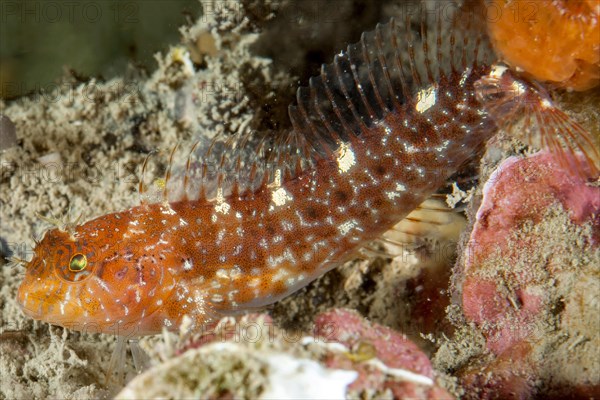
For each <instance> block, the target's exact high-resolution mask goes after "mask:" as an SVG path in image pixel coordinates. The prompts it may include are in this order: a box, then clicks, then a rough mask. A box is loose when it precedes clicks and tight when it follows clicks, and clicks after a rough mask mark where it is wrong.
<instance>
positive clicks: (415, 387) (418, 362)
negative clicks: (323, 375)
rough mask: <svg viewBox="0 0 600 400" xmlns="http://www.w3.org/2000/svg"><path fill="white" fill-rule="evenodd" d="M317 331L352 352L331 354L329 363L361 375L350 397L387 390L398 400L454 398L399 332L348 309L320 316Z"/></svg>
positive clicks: (316, 321)
mask: <svg viewBox="0 0 600 400" xmlns="http://www.w3.org/2000/svg"><path fill="white" fill-rule="evenodd" d="M315 331H316V333H317V336H318V337H326V338H327V339H328V341H329V342H336V343H340V344H342V345H344V346H345V347H347V348H348V349H351V350H352V353H351V354H350V356H348V355H344V354H340V353H331V354H329V355H328V356H327V357H326V360H325V364H326V365H327V367H329V368H339V369H350V370H355V371H357V372H358V373H359V376H358V378H357V379H356V380H355V381H354V382H353V383H352V384H351V385H350V386H349V388H348V389H349V393H360V392H363V391H366V392H373V391H374V390H382V389H386V390H389V391H390V392H391V393H392V394H393V396H394V398H397V399H405V398H411V399H412V398H415V399H416V398H418V399H452V398H453V397H452V396H451V395H450V394H449V393H448V392H447V391H446V390H445V389H443V388H441V387H440V386H438V385H437V384H436V383H435V381H434V371H433V367H432V365H431V362H430V361H429V358H428V357H427V355H425V353H423V352H422V351H421V350H420V349H419V347H418V346H417V345H415V344H414V343H412V342H411V341H410V340H408V339H407V338H406V337H405V336H404V335H402V334H401V333H399V332H396V331H394V330H392V329H390V328H387V327H384V326H381V325H378V324H374V323H369V322H368V321H366V320H365V319H364V318H362V317H361V316H360V315H359V314H357V313H356V312H352V311H350V310H344V309H335V310H331V311H328V312H325V313H322V314H320V315H318V316H317V317H316V319H315ZM403 373H404V374H405V375H406V377H403V375H404V374H403ZM411 374H414V376H415V377H417V378H425V379H427V378H429V380H431V383H429V384H427V383H417V382H416V379H415V380H413V379H412V378H411V377H410V375H411ZM421 380H422V379H421Z"/></svg>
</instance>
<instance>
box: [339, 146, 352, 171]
mask: <svg viewBox="0 0 600 400" xmlns="http://www.w3.org/2000/svg"><path fill="white" fill-rule="evenodd" d="M337 153H338V154H337V164H338V169H339V170H340V172H347V171H348V170H350V168H352V166H353V165H354V164H356V157H355V156H354V151H353V150H352V147H351V146H350V144H349V143H342V144H340V147H339V148H338V150H337Z"/></svg>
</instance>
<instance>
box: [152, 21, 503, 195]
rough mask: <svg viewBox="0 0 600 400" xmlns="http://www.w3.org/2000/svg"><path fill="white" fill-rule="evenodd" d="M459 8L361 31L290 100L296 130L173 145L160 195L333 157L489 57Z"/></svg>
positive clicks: (255, 179)
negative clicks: (182, 149)
mask: <svg viewBox="0 0 600 400" xmlns="http://www.w3.org/2000/svg"><path fill="white" fill-rule="evenodd" d="M461 12H462V11H461V10H460V9H459V11H458V12H457V15H455V16H454V18H451V19H449V20H448V19H447V18H442V17H441V15H439V14H432V13H430V12H427V11H426V10H422V12H421V13H416V14H409V15H407V17H406V18H403V20H398V21H397V20H394V19H392V20H390V22H388V23H386V24H379V25H377V27H376V28H375V30H373V31H370V32H365V33H363V35H362V37H361V40H360V41H359V42H358V43H355V44H351V45H349V46H348V47H347V49H346V51H345V52H340V53H339V54H337V55H336V56H335V57H334V59H333V62H332V63H331V64H327V65H323V66H322V68H321V72H320V74H319V75H317V76H314V77H312V78H311V79H310V80H309V85H308V87H301V88H299V89H298V91H297V95H296V103H295V104H293V105H291V106H290V107H289V117H290V122H291V125H292V129H290V130H289V131H287V132H283V133H281V134H279V135H272V134H271V135H262V136H261V135H258V134H256V133H255V132H252V131H249V130H246V131H244V132H243V133H240V134H236V135H230V136H226V135H221V136H218V137H216V138H214V139H213V140H212V141H207V140H205V141H200V142H198V143H196V144H194V145H193V146H190V147H191V148H192V149H193V150H192V151H188V153H187V154H185V155H178V154H176V153H175V152H173V154H172V157H171V162H170V163H169V165H168V166H167V174H166V176H165V179H164V180H162V181H160V182H159V183H162V184H163V185H164V186H162V189H163V190H162V196H159V197H160V198H161V200H162V201H177V200H183V199H192V200H193V199H199V198H204V199H214V198H217V196H218V195H219V196H228V195H229V194H231V193H235V194H237V195H248V194H252V193H253V192H255V191H256V190H257V189H258V188H260V187H261V186H262V185H265V184H269V183H270V182H273V180H274V179H281V178H282V177H284V178H289V177H293V176H294V175H296V174H298V173H299V172H301V171H302V170H304V169H305V168H308V167H310V166H312V165H314V162H315V161H316V160H318V159H320V158H328V157H330V156H331V155H332V153H333V152H335V151H336V150H337V149H338V148H339V146H340V144H341V143H344V142H349V141H355V140H362V137H363V135H364V133H365V132H366V131H368V130H369V129H370V128H371V127H372V126H373V125H375V124H377V123H378V122H380V121H381V120H382V119H383V118H384V117H385V116H386V115H387V114H388V113H390V112H397V111H399V109H400V108H401V107H405V106H411V105H412V104H413V102H414V101H415V100H414V97H415V95H416V93H418V92H420V91H422V90H423V89H424V88H426V87H428V86H430V85H434V84H436V83H437V82H438V81H439V80H440V79H442V78H443V77H445V76H448V75H449V74H452V73H457V71H458V72H460V73H463V72H468V71H469V70H470V68H474V67H476V66H477V65H479V64H481V63H485V62H488V61H491V60H492V57H493V52H492V49H491V46H490V45H489V43H488V42H487V40H486V38H485V37H484V36H482V30H481V29H480V27H479V26H477V23H475V22H473V21H478V20H479V19H478V18H474V17H473V16H472V15H471V16H469V17H468V18H466V20H467V21H468V23H467V24H464V23H462V21H463V20H464V19H465V18H464V15H462V14H461ZM190 147H188V148H190ZM159 186H160V185H159ZM142 188H143V185H142ZM152 192H154V193H155V194H156V192H157V190H154V191H152Z"/></svg>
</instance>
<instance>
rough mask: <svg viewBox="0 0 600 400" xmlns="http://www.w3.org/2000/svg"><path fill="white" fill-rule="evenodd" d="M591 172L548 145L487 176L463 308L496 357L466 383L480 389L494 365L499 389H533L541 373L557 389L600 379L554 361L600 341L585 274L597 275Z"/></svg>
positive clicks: (597, 210)
mask: <svg viewBox="0 0 600 400" xmlns="http://www.w3.org/2000/svg"><path fill="white" fill-rule="evenodd" d="M592 180H593V177H590V178H589V179H586V178H585V177H584V176H581V174H574V173H572V172H571V171H570V170H569V169H568V168H564V166H563V167H561V165H560V163H559V161H558V160H557V158H556V157H555V156H554V155H552V154H551V153H548V152H540V153H537V154H535V155H533V156H530V157H527V158H517V157H511V158H509V159H507V160H505V161H504V162H503V163H502V164H501V165H500V166H499V167H498V168H497V170H496V171H495V172H494V173H493V174H492V175H491V177H490V178H489V180H488V182H487V183H486V184H485V186H484V189H483V200H482V204H481V206H480V208H479V210H478V212H477V215H476V221H475V223H474V226H473V230H472V233H471V236H470V238H469V242H468V244H467V246H466V249H465V254H464V255H463V262H464V265H463V269H462V270H461V271H460V272H459V273H460V274H461V275H462V282H461V283H462V306H463V312H464V315H465V317H466V319H467V321H469V322H472V323H474V324H475V326H477V328H478V329H479V330H481V332H482V333H483V335H484V336H485V338H486V347H487V349H488V350H489V351H490V352H491V353H492V354H494V355H495V356H496V357H497V358H495V360H494V361H492V362H491V363H489V364H488V365H487V366H485V368H483V369H481V368H480V369H479V372H474V371H471V372H466V373H465V374H464V375H463V383H465V384H466V386H469V382H470V383H472V384H473V387H479V388H480V389H481V388H482V387H483V386H481V382H479V381H481V379H483V378H484V377H483V375H484V373H483V371H484V370H486V371H487V372H485V374H486V376H487V377H485V381H486V382H487V383H488V384H489V385H488V386H490V385H491V386H494V385H495V384H494V380H495V381H496V383H497V385H496V387H495V389H491V391H490V393H495V395H505V394H508V393H510V394H511V395H516V394H519V393H520V394H521V395H523V396H530V395H531V394H532V393H533V392H532V391H534V390H535V384H534V381H535V380H536V379H538V381H539V379H540V377H541V376H543V378H542V379H543V380H547V381H548V382H551V381H552V380H555V382H554V383H555V384H556V385H557V386H558V387H559V389H557V390H558V391H559V392H560V390H565V389H564V388H566V387H570V388H572V389H574V390H575V391H576V392H577V393H581V394H584V395H585V394H586V393H588V394H589V393H592V392H593V390H594V389H591V388H594V387H595V388H598V387H599V386H598V384H599V383H600V382H598V378H597V377H595V378H594V377H591V376H590V373H589V371H588V372H587V373H585V370H582V371H581V372H580V373H572V374H571V375H570V376H568V374H569V373H570V372H565V373H564V374H563V375H561V373H562V372H560V371H557V370H555V367H554V366H553V365H552V363H553V361H551V360H552V359H555V361H557V362H558V359H559V358H560V357H563V356H566V355H567V353H570V355H569V357H571V358H572V357H573V354H572V352H573V351H578V350H580V349H579V348H578V347H577V346H580V345H581V343H584V342H585V343H588V342H589V343H590V345H592V344H594V343H595V342H597V341H598V335H597V331H596V333H594V331H595V330H596V329H597V326H595V325H594V322H593V320H594V318H592V317H591V316H592V315H596V317H595V319H597V314H594V313H595V312H596V311H597V310H596V309H597V308H598V307H597V304H596V302H594V301H591V300H590V299H587V297H586V296H588V297H589V296H593V294H591V293H587V292H588V291H589V289H585V290H582V289H583V287H587V286H585V285H584V286H582V285H583V284H584V283H585V282H588V283H589V284H590V285H591V286H593V287H595V286H598V283H599V282H598V272H599V271H598V268H599V267H600V264H599V262H598V258H600V250H599V248H598V247H599V246H598V243H600V187H598V185H597V182H592ZM586 285H587V284H586ZM586 293H587V294H586ZM588 300H589V301H588ZM557 316H558V318H557ZM586 321H588V322H586ZM561 336H562V337H563V338H564V337H570V338H571V339H572V341H573V343H571V344H569V345H568V346H566V347H565V348H566V349H567V350H564V349H563V350H564V351H563V350H561V349H560V347H559V346H562V344H561V343H562V342H560V341H559V340H558V339H556V340H554V339H553V338H559V337H561ZM577 337H580V339H578V340H576V339H575V338H577ZM581 338H583V339H581ZM561 340H562V339H561ZM563 342H564V340H563ZM563 347H564V346H563ZM557 348H558V349H559V350H557ZM581 351H583V350H581ZM563 353H564V355H563ZM534 354H537V355H538V356H539V355H540V354H544V358H545V360H544V359H543V360H539V359H536V357H535V356H534ZM582 354H583V353H582ZM584 357H585V355H584ZM567 358H568V357H567ZM594 362H595V361H593V360H592V363H594ZM570 363H571V364H569V365H572V364H573V363H572V361H570ZM555 365H556V363H555ZM519 366H520V367H522V368H520V367H519ZM573 368H574V369H576V368H577V366H573ZM519 370H521V372H519ZM565 370H567V371H568V369H565ZM557 377H560V378H557ZM561 380H562V381H561ZM559 381H561V382H559ZM476 382H479V383H476ZM548 382H546V384H545V385H546V387H548V386H552V383H550V384H548ZM484 386H485V385H484ZM488 389H489V388H488ZM486 390H487V389H486ZM494 390H496V392H494ZM590 390H592V392H590ZM495 395H492V396H491V397H494V396H495ZM483 397H486V396H483ZM517 397H518V396H517Z"/></svg>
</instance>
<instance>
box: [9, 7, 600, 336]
mask: <svg viewBox="0 0 600 400" xmlns="http://www.w3.org/2000/svg"><path fill="white" fill-rule="evenodd" d="M412 18H413V19H412V20H411V19H410V18H407V20H406V21H402V22H398V21H395V20H391V21H390V22H389V23H387V24H381V25H378V26H377V27H376V29H375V30H373V31H370V32H366V33H364V34H363V36H362V38H361V40H360V42H358V43H356V44H353V45H350V46H349V47H348V48H347V50H346V51H345V52H340V53H339V54H337V55H336V56H335V57H334V60H333V62H332V63H331V64H329V65H324V66H323V67H322V69H321V72H320V74H319V75H318V76H315V77H313V78H311V79H310V81H309V85H308V87H304V88H300V89H299V90H298V92H297V101H296V103H295V104H294V105H292V106H290V108H289V117H290V120H291V128H290V129H289V130H288V131H286V132H281V133H280V134H279V135H278V136H275V135H274V138H276V139H268V140H264V141H260V140H258V139H257V136H256V135H253V134H252V133H246V134H240V135H237V136H233V137H230V138H218V139H216V140H214V141H213V142H212V143H211V144H210V145H208V146H202V145H201V144H196V145H194V146H193V147H192V149H191V150H190V151H187V152H185V154H188V156H187V157H179V156H177V155H176V154H177V152H176V151H175V150H174V151H173V153H172V154H171V163H174V160H177V159H182V160H185V162H184V168H183V170H180V171H179V172H178V170H177V169H176V168H171V167H169V170H168V172H167V174H166V177H165V186H164V192H163V193H161V196H160V197H161V198H160V199H159V200H158V201H149V200H147V199H146V200H144V201H143V202H142V204H140V205H138V206H136V207H133V208H130V209H128V210H125V211H121V212H116V213H112V214H108V215H103V216H100V217H98V218H96V219H93V220H91V221H88V222H86V223H83V224H80V225H77V224H68V225H66V226H63V227H61V228H59V229H52V230H49V231H48V232H46V234H45V236H44V237H43V239H42V240H41V242H40V243H39V244H37V246H36V247H35V251H34V256H33V258H32V260H31V261H29V262H28V263H27V272H26V276H25V278H24V280H23V282H22V284H21V286H20V288H19V291H18V302H19V304H20V305H21V306H22V308H23V310H24V312H25V313H26V314H27V315H28V316H30V317H32V318H35V319H39V320H43V321H46V322H49V323H52V324H57V325H61V326H65V327H68V328H71V329H76V330H90V331H99V332H103V333H114V334H118V335H132V336H135V335H148V334H155V333H158V332H160V331H161V330H162V329H163V328H164V327H166V328H168V329H171V330H173V329H177V328H178V327H179V326H180V324H181V323H182V318H183V317H184V315H187V316H188V317H190V318H191V320H192V324H193V328H194V329H199V328H200V327H202V326H203V325H204V324H207V323H208V322H211V321H214V320H215V319H216V318H219V317H220V316H223V315H228V314H232V313H239V312H243V311H245V310H249V309H253V308H256V307H261V306H264V305H267V304H270V303H273V302H275V301H277V300H279V299H281V298H283V297H285V296H288V295H289V294H291V293H293V292H294V291H296V290H298V289H299V288H301V287H303V286H305V285H307V284H308V283H309V282H311V281H312V280H314V279H316V278H317V277H319V276H321V275H323V274H324V273H325V272H327V271H328V270H330V269H332V268H334V267H335V266H337V265H339V264H340V263H342V262H344V261H346V260H348V259H349V258H350V257H352V256H353V255H354V254H356V252H357V250H358V249H359V248H361V246H364V245H365V244H366V243H369V242H370V241H372V240H374V239H377V238H378V237H380V236H381V235H382V234H383V233H384V232H386V230H388V229H390V228H391V227H392V226H394V225H395V224H397V223H398V222H399V221H401V220H402V219H403V218H405V217H406V216H407V215H408V214H409V213H410V212H411V211H412V210H414V209H415V208H417V207H418V206H419V204H421V203H422V202H423V201H424V200H426V199H427V198H428V197H430V196H431V195H432V194H434V193H435V192H436V191H437V190H439V188H440V187H442V186H443V185H444V184H445V182H446V181H447V180H448V178H449V177H450V176H451V175H452V174H453V173H455V172H456V171H457V170H458V169H459V168H460V167H461V166H463V165H464V164H465V163H467V162H470V161H473V160H476V159H477V157H478V156H480V155H481V154H482V151H483V150H484V148H485V145H486V142H487V141H488V140H489V139H490V138H492V137H493V136H494V135H496V133H497V132H498V131H499V129H500V127H501V126H504V125H505V124H506V121H515V120H516V119H517V117H518V116H520V115H522V113H523V112H527V113H532V115H534V116H535V118H533V119H531V121H533V123H531V127H533V128H536V129H531V130H532V131H535V132H537V133H539V134H540V135H542V136H543V138H544V139H545V141H544V143H546V144H548V147H550V148H551V149H552V150H553V151H556V152H558V153H560V154H561V155H562V157H563V159H564V160H565V166H567V167H577V166H576V165H574V164H573V162H572V160H571V157H570V154H571V153H573V152H575V151H581V152H584V153H586V154H587V156H588V157H587V160H588V161H589V162H590V163H592V165H593V166H594V168H595V169H594V171H595V172H596V176H597V172H598V169H597V160H598V155H597V153H595V150H594V148H593V147H590V143H591V139H590V138H589V136H588V135H587V133H586V132H585V131H584V130H583V129H582V128H580V127H579V126H578V125H577V124H576V123H574V122H572V121H571V120H569V119H568V118H567V117H565V116H564V114H562V113H561V112H560V111H559V110H557V109H556V107H555V106H554V105H553V103H552V101H551V99H550V97H549V95H548V94H547V93H546V92H545V91H544V89H543V88H542V87H541V86H539V85H536V84H535V83H533V82H529V81H527V80H525V79H522V78H521V77H519V76H518V74H517V73H516V72H514V71H512V70H510V69H509V68H507V67H506V66H503V65H501V64H495V63H494V62H495V59H496V57H495V55H494V52H493V50H492V47H491V45H490V43H489V40H488V38H487V36H486V34H485V29H483V28H482V27H481V26H477V23H476V21H477V19H476V18H472V16H471V17H465V18H462V17H460V18H455V19H453V20H452V21H444V20H443V19H442V18H435V16H432V15H425V16H418V17H412ZM415 18H417V19H416V22H417V23H416V24H415ZM415 26H417V29H416V30H415V28H414V27H415ZM419 27H420V29H419ZM142 192H143V188H142Z"/></svg>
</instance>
